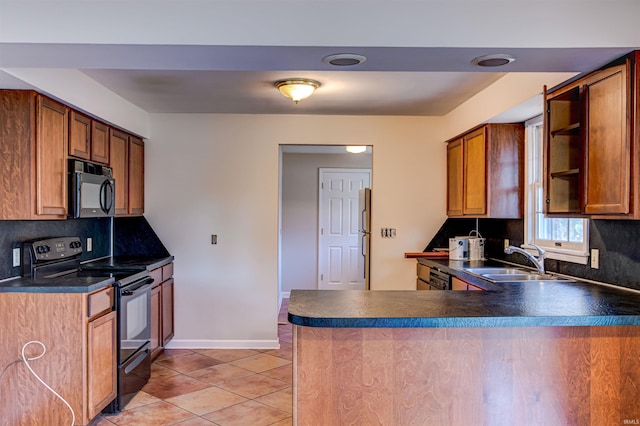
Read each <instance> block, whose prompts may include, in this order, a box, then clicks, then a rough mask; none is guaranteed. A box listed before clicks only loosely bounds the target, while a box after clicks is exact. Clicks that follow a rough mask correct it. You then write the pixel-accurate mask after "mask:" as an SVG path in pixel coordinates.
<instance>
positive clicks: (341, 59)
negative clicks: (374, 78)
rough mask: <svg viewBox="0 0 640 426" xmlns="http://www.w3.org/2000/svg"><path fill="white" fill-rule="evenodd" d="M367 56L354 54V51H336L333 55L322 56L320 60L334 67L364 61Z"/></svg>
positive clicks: (348, 65)
mask: <svg viewBox="0 0 640 426" xmlns="http://www.w3.org/2000/svg"><path fill="white" fill-rule="evenodd" d="M366 60H367V58H366V57H364V56H362V55H356V54H355V53H338V54H335V55H329V56H325V57H324V58H322V62H324V63H325V64H329V65H334V66H336V67H350V66H353V65H358V64H361V63H363V62H364V61H366Z"/></svg>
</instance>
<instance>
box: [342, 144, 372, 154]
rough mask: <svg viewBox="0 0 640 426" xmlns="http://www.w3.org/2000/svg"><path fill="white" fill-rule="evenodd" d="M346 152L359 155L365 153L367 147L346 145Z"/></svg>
mask: <svg viewBox="0 0 640 426" xmlns="http://www.w3.org/2000/svg"><path fill="white" fill-rule="evenodd" d="M346 150H347V152H350V153H352V154H360V153H361V152H365V151H366V150H367V147H366V146H365V145H347V147H346Z"/></svg>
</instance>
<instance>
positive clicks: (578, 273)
mask: <svg viewBox="0 0 640 426" xmlns="http://www.w3.org/2000/svg"><path fill="white" fill-rule="evenodd" d="M473 229H476V219H447V220H446V221H445V223H444V224H443V225H442V227H441V228H440V230H439V231H438V233H437V234H436V236H435V237H434V238H433V239H432V240H431V242H429V244H428V245H427V247H426V248H425V250H426V251H430V250H432V249H433V248H437V247H449V237H453V236H459V235H469V232H470V231H471V230H473ZM478 230H479V231H480V233H481V234H482V236H483V237H485V238H486V239H487V241H486V245H485V253H486V255H487V256H488V257H492V258H495V259H503V260H507V261H509V262H514V263H520V264H523V265H527V266H531V265H530V264H529V263H528V261H527V260H526V259H525V258H524V257H522V256H521V255H519V254H513V255H507V254H505V253H504V251H503V249H504V242H503V241H504V239H505V238H508V239H509V240H510V243H511V244H513V245H515V246H519V245H520V244H522V243H523V242H524V220H522V219H478ZM589 247H590V248H597V249H599V250H600V267H599V269H592V268H591V267H590V266H589V265H580V264H577V263H571V262H564V261H560V260H553V259H547V260H545V266H546V269H547V270H548V271H550V272H558V273H562V274H567V275H572V276H575V277H579V278H585V279H589V280H595V281H600V282H605V283H609V284H614V285H618V286H622V287H628V288H632V289H636V290H640V221H632V220H590V221H589Z"/></svg>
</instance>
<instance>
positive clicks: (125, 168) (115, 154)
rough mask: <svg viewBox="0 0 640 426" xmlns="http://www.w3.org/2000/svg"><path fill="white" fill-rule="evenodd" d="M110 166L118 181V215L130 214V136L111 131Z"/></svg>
mask: <svg viewBox="0 0 640 426" xmlns="http://www.w3.org/2000/svg"><path fill="white" fill-rule="evenodd" d="M109 149H110V159H109V166H110V167H111V169H112V171H113V178H114V179H115V181H116V206H115V210H116V215H117V216H126V215H127V214H129V135H127V134H126V133H124V132H121V131H119V130H116V129H111V130H110V131H109Z"/></svg>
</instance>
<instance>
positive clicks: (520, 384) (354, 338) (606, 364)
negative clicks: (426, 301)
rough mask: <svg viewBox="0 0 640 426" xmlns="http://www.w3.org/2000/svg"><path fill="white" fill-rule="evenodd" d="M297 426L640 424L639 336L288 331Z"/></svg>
mask: <svg viewBox="0 0 640 426" xmlns="http://www.w3.org/2000/svg"><path fill="white" fill-rule="evenodd" d="M294 329H295V332H294V419H295V420H294V421H295V424H297V425H314V426H317V425H336V424H360V425H367V424H389V425H391V424H393V425H409V424H420V425H422V424H425V425H426V424H428V425H431V424H433V425H436V424H437V425H439V424H448V425H462V424H473V425H480V424H486V425H492V426H493V425H498V426H499V425H569V424H574V425H594V426H596V425H605V424H623V421H624V420H625V419H628V420H630V421H633V420H635V419H639V418H640V404H638V401H640V366H638V359H640V327H637V326H636V327H632V326H629V327H527V328H423V329H335V328H334V329H331V328H312V327H299V326H296V327H294Z"/></svg>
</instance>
